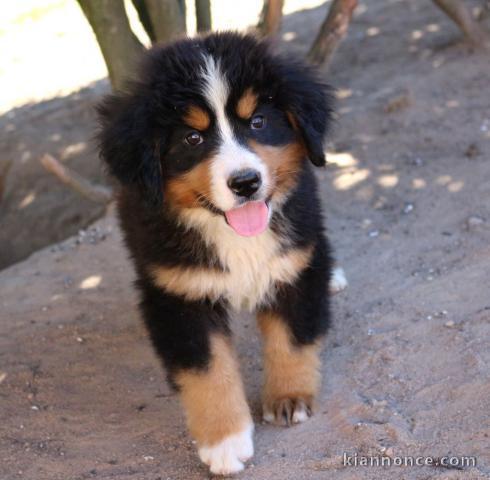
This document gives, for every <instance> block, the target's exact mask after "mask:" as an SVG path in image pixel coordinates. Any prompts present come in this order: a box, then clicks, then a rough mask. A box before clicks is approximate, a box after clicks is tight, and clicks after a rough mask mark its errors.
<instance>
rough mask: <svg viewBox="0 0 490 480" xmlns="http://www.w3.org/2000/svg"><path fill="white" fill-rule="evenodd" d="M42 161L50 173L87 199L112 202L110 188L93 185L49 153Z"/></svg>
mask: <svg viewBox="0 0 490 480" xmlns="http://www.w3.org/2000/svg"><path fill="white" fill-rule="evenodd" d="M40 161H41V165H42V166H43V167H44V168H45V169H46V170H47V171H48V172H50V173H52V174H53V175H54V176H55V177H57V178H58V179H59V180H61V181H62V182H63V183H64V184H65V185H67V186H68V187H70V188H72V189H73V190H75V191H76V192H77V193H79V194H80V195H82V196H84V197H85V198H88V199H89V200H92V201H93V202H97V203H109V202H110V201H111V200H112V190H111V189H110V188H108V187H105V186H103V185H95V184H93V183H92V182H90V181H89V180H87V179H86V178H84V177H82V176H81V175H80V174H79V173H77V172H75V171H73V170H72V169H70V168H68V167H66V166H65V165H63V164H61V163H60V162H59V161H58V160H56V158H54V157H53V156H52V155H50V154H49V153H46V154H44V155H43V156H42V157H41V160H40Z"/></svg>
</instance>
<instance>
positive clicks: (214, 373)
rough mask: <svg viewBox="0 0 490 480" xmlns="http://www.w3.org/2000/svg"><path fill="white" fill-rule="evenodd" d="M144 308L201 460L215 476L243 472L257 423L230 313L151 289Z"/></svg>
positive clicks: (217, 307)
mask: <svg viewBox="0 0 490 480" xmlns="http://www.w3.org/2000/svg"><path fill="white" fill-rule="evenodd" d="M142 307H143V313H144V317H145V320H146V324H147V326H148V328H149V331H150V334H151V337H152V340H153V343H154V345H155V348H156V350H157V351H158V353H159V354H160V356H161V357H162V359H163V361H164V364H165V366H166V368H167V371H168V373H169V379H170V381H171V383H172V384H173V385H174V386H175V387H176V388H177V390H178V391H179V393H180V397H181V400H182V404H183V407H184V410H185V414H186V418H187V424H188V427H189V430H190V433H191V435H192V436H193V437H194V438H195V440H196V442H197V445H198V452H199V457H200V458H201V460H202V461H203V462H204V463H205V464H207V465H208V466H209V468H210V470H211V472H212V473H214V474H222V475H227V474H231V473H236V472H239V471H240V470H242V469H243V467H244V465H243V462H245V461H246V460H248V459H249V458H250V457H251V456H252V455H253V442H252V433H253V422H252V418H251V415H250V411H249V407H248V405H247V402H246V399H245V394H244V390H243V384H242V380H241V378H240V372H239V368H238V365H237V361H236V358H235V354H234V351H233V348H232V344H231V339H230V332H229V328H228V324H227V313H226V310H225V308H224V307H223V306H222V305H220V304H219V303H217V304H210V303H207V302H189V301H186V300H183V299H179V298H177V297H175V296H167V295H166V294H165V293H162V292H161V291H155V290H153V289H152V288H147V289H146V290H144V300H143V302H142Z"/></svg>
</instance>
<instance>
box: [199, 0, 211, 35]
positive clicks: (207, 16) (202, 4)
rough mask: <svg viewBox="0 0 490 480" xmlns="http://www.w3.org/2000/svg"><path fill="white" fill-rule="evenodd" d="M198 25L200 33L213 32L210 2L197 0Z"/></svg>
mask: <svg viewBox="0 0 490 480" xmlns="http://www.w3.org/2000/svg"><path fill="white" fill-rule="evenodd" d="M196 23H197V31H198V32H208V31H210V30H211V2H210V0H196Z"/></svg>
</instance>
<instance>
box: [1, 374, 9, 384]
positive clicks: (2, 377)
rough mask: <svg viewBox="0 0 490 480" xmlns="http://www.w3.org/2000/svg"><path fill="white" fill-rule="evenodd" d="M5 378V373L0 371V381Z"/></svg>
mask: <svg viewBox="0 0 490 480" xmlns="http://www.w3.org/2000/svg"><path fill="white" fill-rule="evenodd" d="M6 378H7V374H6V373H5V372H0V383H2V382H3V381H4V380H5V379H6Z"/></svg>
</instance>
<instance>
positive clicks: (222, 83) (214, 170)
mask: <svg viewBox="0 0 490 480" xmlns="http://www.w3.org/2000/svg"><path fill="white" fill-rule="evenodd" d="M204 62H205V66H204V68H203V69H202V71H201V75H202V79H203V95H204V98H205V99H206V101H207V102H208V104H209V106H210V107H211V109H212V110H213V112H214V114H215V116H216V127H217V129H218V134H219V137H220V146H219V149H218V152H217V153H216V155H215V156H214V158H213V160H212V162H211V195H212V197H213V198H212V199H211V200H212V202H213V203H214V204H215V205H216V206H217V207H218V208H220V209H221V210H223V211H227V210H230V209H232V208H234V207H236V206H237V199H236V198H235V196H234V195H233V193H232V192H231V190H230V189H229V188H228V185H227V181H228V178H229V176H230V175H231V174H232V173H233V172H236V171H238V170H241V169H246V168H252V169H255V170H256V171H258V172H259V173H260V174H261V177H262V188H261V190H260V191H259V192H258V194H259V196H260V195H261V194H262V196H264V197H265V195H266V194H267V190H268V187H269V176H268V173H267V169H266V167H265V165H264V163H263V162H262V161H261V159H260V158H259V157H258V156H257V155H256V154H255V153H253V152H251V151H250V150H248V149H247V148H244V147H243V146H242V145H240V143H239V142H238V141H237V139H236V138H235V135H234V134H233V129H232V126H231V125H230V121H229V119H228V117H227V116H226V104H227V102H228V97H229V94H230V86H229V84H228V80H227V78H226V76H225V74H224V73H223V71H222V70H221V65H220V62H219V60H218V59H215V58H213V57H212V56H210V55H208V56H205V57H204Z"/></svg>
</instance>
